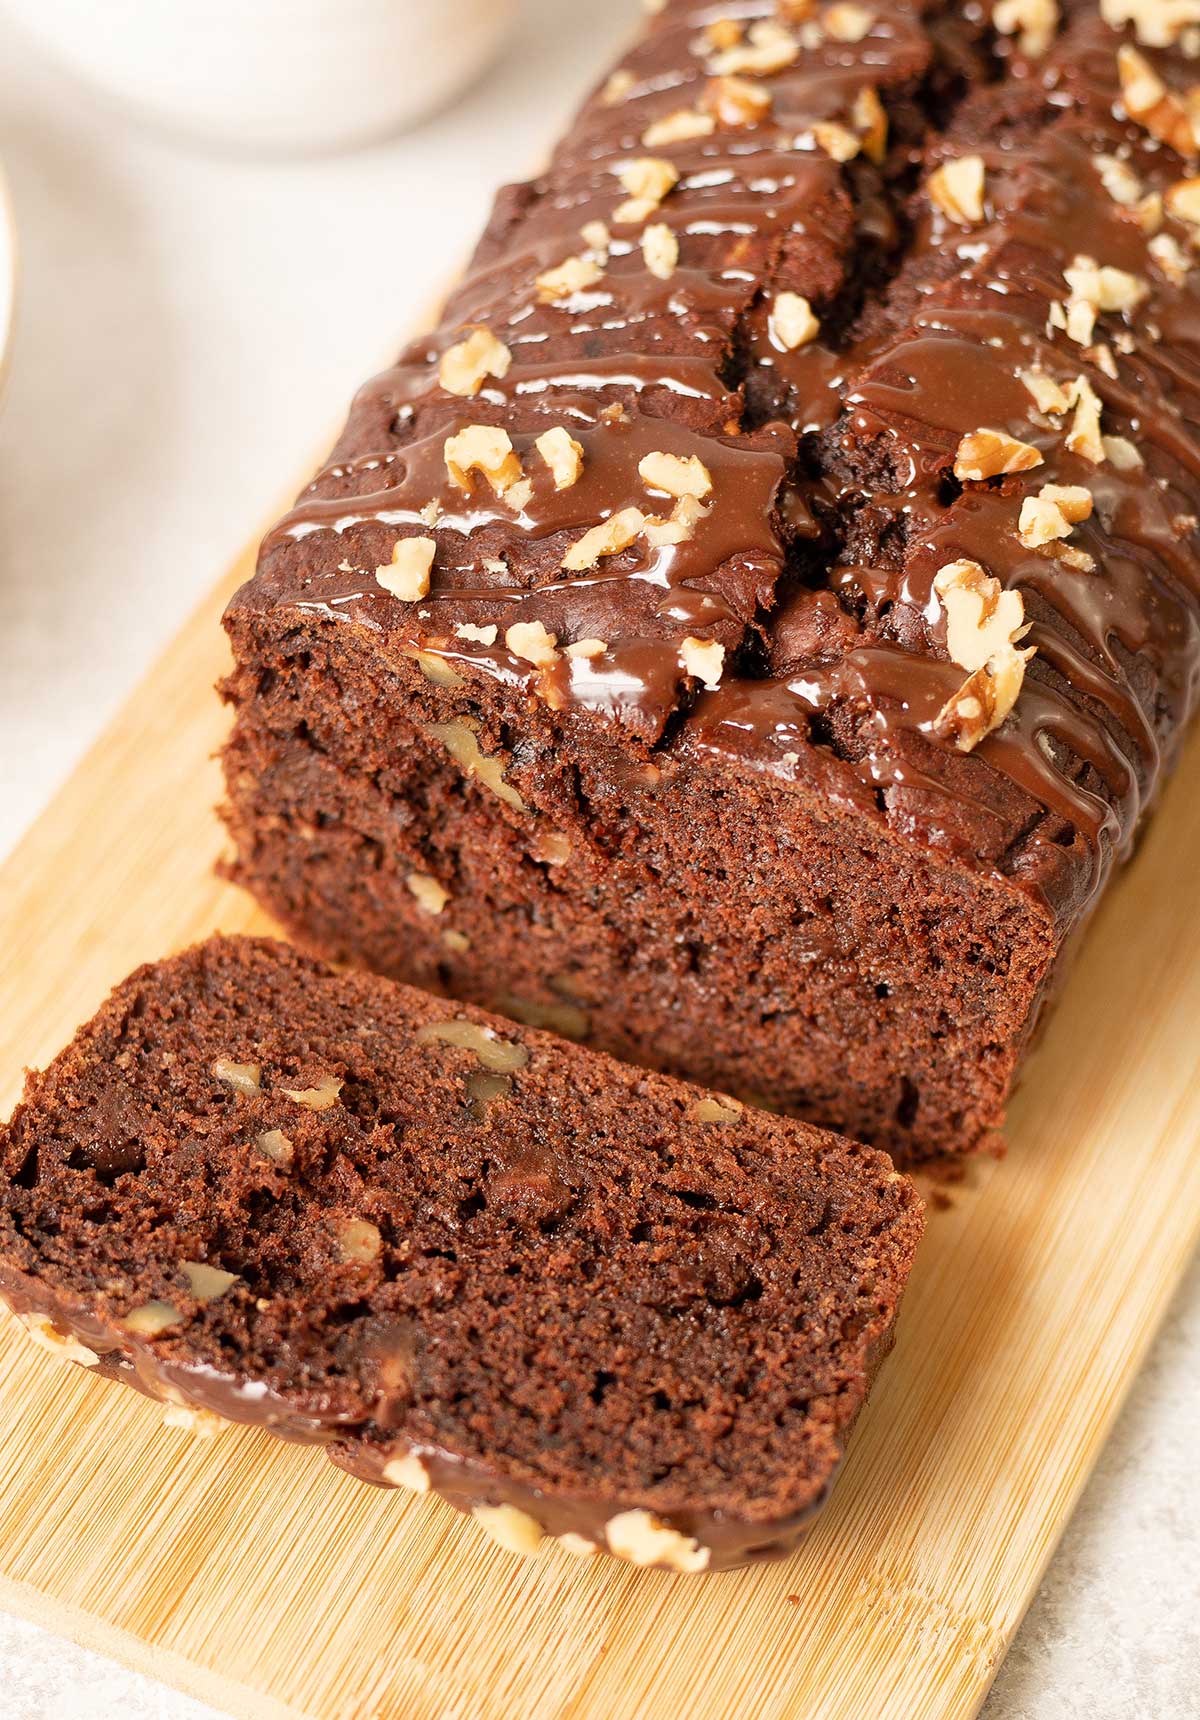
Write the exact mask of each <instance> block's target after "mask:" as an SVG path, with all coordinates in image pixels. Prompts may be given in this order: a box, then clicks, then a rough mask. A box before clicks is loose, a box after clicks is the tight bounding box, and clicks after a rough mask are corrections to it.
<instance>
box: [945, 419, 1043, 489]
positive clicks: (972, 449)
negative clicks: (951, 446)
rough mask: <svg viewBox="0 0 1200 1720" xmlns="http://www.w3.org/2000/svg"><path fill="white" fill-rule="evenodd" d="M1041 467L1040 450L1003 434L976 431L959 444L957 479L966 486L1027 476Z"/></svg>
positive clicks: (956, 467)
mask: <svg viewBox="0 0 1200 1720" xmlns="http://www.w3.org/2000/svg"><path fill="white" fill-rule="evenodd" d="M1041 463H1042V455H1041V450H1040V449H1038V448H1035V447H1034V446H1033V444H1032V443H1030V442H1018V441H1017V439H1016V437H1015V436H1009V435H1008V434H1007V432H1006V431H1004V430H973V431H972V432H971V433H970V435H969V436H964V437H963V439H962V441H961V442H960V443H959V444H958V452H957V453H956V454H955V456H954V476H955V477H956V478H959V479H961V480H962V481H963V482H964V483H970V482H978V481H979V480H981V479H984V478H1001V477H1004V476H1006V475H1007V474H1008V473H1009V472H1028V471H1030V470H1031V468H1032V467H1034V466H1040V465H1041Z"/></svg>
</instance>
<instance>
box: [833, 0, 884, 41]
mask: <svg viewBox="0 0 1200 1720" xmlns="http://www.w3.org/2000/svg"><path fill="white" fill-rule="evenodd" d="M874 22H875V14H874V13H873V12H868V11H867V9H866V7H865V6H855V5H853V4H852V3H851V0H837V3H836V4H835V5H833V6H828V7H826V9H825V11H824V12H822V14H821V23H822V25H823V26H824V28H825V34H826V35H827V36H831V37H832V38H833V40H834V41H835V42H861V41H862V39H863V37H864V36H865V35H866V34H867V33H868V32H869V30H870V29H871V26H872V25H873V24H874Z"/></svg>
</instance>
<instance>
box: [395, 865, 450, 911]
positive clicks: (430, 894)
mask: <svg viewBox="0 0 1200 1720" xmlns="http://www.w3.org/2000/svg"><path fill="white" fill-rule="evenodd" d="M404 881H405V883H406V884H407V885H408V887H409V889H410V890H411V891H412V893H413V896H414V898H415V900H416V904H417V906H418V908H420V909H421V911H422V913H425V914H440V913H441V911H442V909H443V908H444V907H445V906H446V903H447V902H448V901H449V900H450V892H449V890H444V889H443V888H442V886H441V885H440V884H439V883H438V881H437V879H436V878H431V877H430V875H429V873H428V872H410V873H409V874H408V877H407V878H406V879H405V880H404Z"/></svg>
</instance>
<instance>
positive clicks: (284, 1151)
mask: <svg viewBox="0 0 1200 1720" xmlns="http://www.w3.org/2000/svg"><path fill="white" fill-rule="evenodd" d="M255 1145H256V1146H257V1147H258V1149H259V1151H260V1152H262V1153H265V1154H266V1156H267V1158H269V1159H270V1160H271V1162H272V1163H273V1164H276V1165H278V1166H279V1168H280V1170H283V1171H290V1170H291V1168H292V1162H293V1160H294V1159H295V1156H296V1149H295V1147H294V1146H293V1145H292V1140H291V1137H290V1136H289V1135H285V1134H284V1132H283V1130H282V1129H267V1130H265V1131H264V1132H263V1134H261V1135H259V1137H258V1140H257V1141H256V1142H255Z"/></svg>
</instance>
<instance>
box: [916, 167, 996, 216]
mask: <svg viewBox="0 0 1200 1720" xmlns="http://www.w3.org/2000/svg"><path fill="white" fill-rule="evenodd" d="M985 178H986V176H985V173H984V166H983V157H982V156H981V155H961V156H959V158H958V160H957V161H945V162H943V163H942V165H941V166H940V167H937V168H935V169H934V171H933V172H932V173H931V174H930V175H929V185H928V191H929V201H930V202H931V203H932V204H933V206H934V208H935V209H940V210H941V212H942V214H943V215H946V216H948V217H949V219H950V220H951V221H957V222H958V224H959V226H960V227H973V226H975V225H976V223H978V222H980V221H982V220H983V218H984V214H985V213H986V211H985V208H984V202H983V196H984V185H985Z"/></svg>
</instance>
